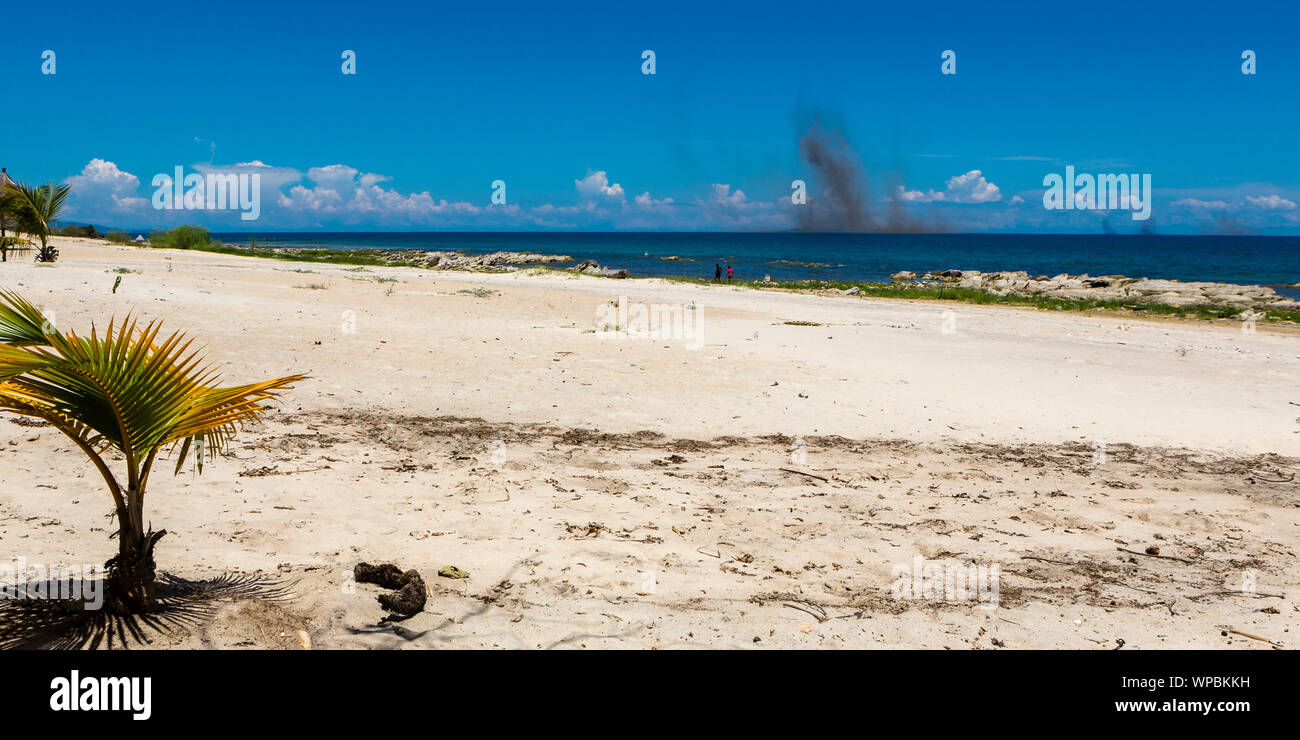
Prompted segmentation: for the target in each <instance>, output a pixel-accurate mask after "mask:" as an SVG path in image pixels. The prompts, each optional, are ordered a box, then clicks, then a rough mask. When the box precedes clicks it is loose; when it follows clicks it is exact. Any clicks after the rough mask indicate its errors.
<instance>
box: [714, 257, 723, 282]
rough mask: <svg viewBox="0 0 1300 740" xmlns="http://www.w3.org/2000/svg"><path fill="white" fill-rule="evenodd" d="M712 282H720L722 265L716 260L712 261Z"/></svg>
mask: <svg viewBox="0 0 1300 740" xmlns="http://www.w3.org/2000/svg"><path fill="white" fill-rule="evenodd" d="M713 282H715V283H720V282H722V265H719V264H718V263H717V262H714V263H713Z"/></svg>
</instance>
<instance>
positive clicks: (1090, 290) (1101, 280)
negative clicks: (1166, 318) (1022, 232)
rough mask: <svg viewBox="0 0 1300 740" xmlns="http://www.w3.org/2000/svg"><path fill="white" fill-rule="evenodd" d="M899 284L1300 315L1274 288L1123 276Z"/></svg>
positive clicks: (947, 278) (1019, 275) (961, 276)
mask: <svg viewBox="0 0 1300 740" xmlns="http://www.w3.org/2000/svg"><path fill="white" fill-rule="evenodd" d="M889 277H890V279H891V280H893V281H894V283H895V284H898V285H918V286H922V285H930V286H933V285H944V286H951V287H954V288H970V289H972V290H982V291H986V292H988V293H993V294H995V295H1010V296H1042V297H1046V298H1061V299H1065V300H1099V301H1124V302H1128V303H1135V304H1155V305H1162V306H1223V307H1229V308H1251V309H1261V310H1265V309H1275V310H1285V311H1295V310H1300V301H1293V300H1289V299H1287V298H1285V297H1283V296H1281V295H1278V293H1277V291H1275V290H1273V289H1272V288H1268V287H1265V286H1262V285H1236V284H1233V283H1204V282H1183V281H1181V280H1156V279H1152V278H1132V277H1125V276H1124V275H1102V276H1099V277H1093V276H1091V275H1086V274H1084V275H1066V274H1064V273H1063V274H1060V275H1056V276H1055V277H1048V276H1046V275H1037V276H1031V275H1030V274H1029V273H1027V272H1025V271H1024V270H1019V271H1015V272H1007V271H1004V272H980V271H979V270H942V271H936V272H926V273H920V274H918V273H915V272H910V271H907V270H904V271H902V272H896V273H894V274H893V275H890V276H889Z"/></svg>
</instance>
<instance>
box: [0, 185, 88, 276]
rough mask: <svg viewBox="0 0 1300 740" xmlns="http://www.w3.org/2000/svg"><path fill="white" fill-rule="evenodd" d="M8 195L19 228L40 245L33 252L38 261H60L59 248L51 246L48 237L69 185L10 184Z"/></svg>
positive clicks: (70, 189)
mask: <svg viewBox="0 0 1300 740" xmlns="http://www.w3.org/2000/svg"><path fill="white" fill-rule="evenodd" d="M6 190H7V191H8V192H9V193H10V197H11V201H12V206H11V207H12V208H13V209H14V215H15V217H16V218H17V222H18V226H19V228H21V229H22V230H23V231H24V232H26V233H28V234H31V235H32V236H35V237H36V238H37V239H38V240H39V241H40V243H41V247H40V250H39V251H38V252H37V253H36V261H37V262H54V261H55V260H57V259H58V258H59V249H58V247H53V246H50V234H51V233H52V231H53V228H54V222H55V221H56V220H58V218H59V214H60V213H61V212H62V211H63V206H64V205H65V204H66V202H67V200H68V193H69V192H71V191H72V186H71V185H55V184H54V183H46V184H45V185H40V186H36V187H33V186H31V185H25V184H23V183H20V182H19V183H16V182H13V181H10V185H9V186H8V187H7V188H6Z"/></svg>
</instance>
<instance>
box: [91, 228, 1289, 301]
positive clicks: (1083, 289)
mask: <svg viewBox="0 0 1300 740" xmlns="http://www.w3.org/2000/svg"><path fill="white" fill-rule="evenodd" d="M109 241H110V242H111V243H116V244H121V243H122V242H120V241H117V240H114V239H109ZM137 246H141V247H146V248H164V249H187V250H194V251H203V252H214V253H218V254H229V255H236V256H244V257H259V258H262V259H274V260H282V261H291V262H311V263H319V264H334V265H351V266H362V267H414V268H422V269H432V270H460V271H467V272H512V271H517V270H529V271H549V272H556V273H563V274H569V275H572V274H574V273H575V271H576V272H578V273H581V274H588V275H596V276H603V277H610V278H629V277H632V276H629V275H627V273H626V271H624V270H613V269H609V268H601V267H599V266H596V265H594V263H593V262H592V261H591V260H587V261H586V262H583V263H581V264H578V265H577V266H575V267H557V266H556V265H557V264H560V263H566V262H574V261H575V260H574V259H573V258H571V257H569V256H566V255H546V254H535V253H526V252H495V253H492V254H487V255H469V254H466V253H463V252H430V251H425V250H409V251H390V250H381V249H358V250H347V251H341V250H334V249H314V248H297V247H275V248H272V247H260V246H258V245H257V243H256V239H250V243H249V244H248V245H240V244H231V243H223V242H220V241H217V240H215V239H212V238H211V236H210V235H209V234H208V231H207V230H206V229H204V228H202V227H197V226H178V227H176V228H174V229H171V230H170V231H160V232H153V233H152V234H150V237H149V241H148V242H146V243H144V244H137ZM593 268H594V269H593ZM891 277H892V278H893V281H892V282H888V283H886V282H872V281H866V280H785V281H773V280H770V279H767V278H766V277H764V279H758V280H733V281H730V282H726V283H717V284H720V285H728V286H732V287H740V288H751V289H756V290H782V291H790V292H805V293H817V294H824V295H836V294H838V295H843V296H855V297H863V298H894V299H900V300H933V301H952V302H955V303H970V304H978V305H1006V306H1019V307H1025V308H1035V309H1039V310H1048V311H1094V310H1103V311H1110V312H1115V313H1121V314H1128V315H1133V316H1158V317H1168V318H1192V319H1202V320H1214V319H1234V320H1240V321H1245V320H1247V319H1251V318H1253V319H1254V320H1255V321H1263V322H1266V323H1289V324H1300V308H1293V307H1292V306H1291V305H1285V304H1295V302H1294V301H1287V300H1285V299H1284V298H1283V297H1282V296H1279V295H1277V294H1276V293H1274V292H1273V290H1272V289H1271V288H1265V287H1259V286H1245V285H1236V284H1232V283H1184V282H1181V281H1177V280H1146V279H1144V278H1127V277H1123V276H1116V275H1110V276H1105V277H1098V278H1092V277H1089V276H1087V275H1080V276H1070V275H1058V276H1056V277H1052V278H1048V277H1046V276H1038V277H1030V276H1028V275H1027V274H1026V273H1024V272H995V273H980V272H977V271H973V270H944V271H935V272H929V273H923V274H918V273H912V272H907V271H904V272H899V273H895V274H894V275H893V276H891ZM635 279H659V280H666V281H670V282H678V283H697V284H700V285H710V284H715V283H714V281H712V280H710V279H708V278H706V277H692V276H685V275H661V276H644V277H637V278H635ZM1016 282H1026V283H1029V284H1033V283H1035V282H1037V283H1041V284H1043V286H1044V289H1043V290H1041V291H1035V292H1022V291H1020V290H1016V289H1014V288H1012V289H1008V285H1009V284H1012V283H1016ZM1080 284H1081V285H1080ZM1134 284H1136V285H1137V286H1138V287H1139V288H1141V287H1142V286H1143V285H1144V284H1152V285H1156V286H1157V287H1158V288H1159V289H1161V290H1160V291H1158V292H1157V291H1146V292H1144V293H1142V292H1140V293H1137V294H1135V295H1126V296H1124V297H1120V296H1118V295H1117V294H1116V288H1118V287H1120V286H1124V285H1134ZM1202 286H1204V287H1202ZM1089 289H1095V292H1096V293H1097V294H1098V295H1099V296H1100V297H1091V296H1088V295H1080V293H1087V292H1088V290H1089ZM1197 289H1201V290H1203V291H1205V292H1203V293H1202V294H1201V295H1210V296H1212V297H1215V298H1216V302H1214V303H1211V302H1209V301H1208V300H1207V301H1205V302H1196V300H1197V299H1195V298H1193V299H1189V298H1188V297H1187V296H1188V294H1189V293H1190V294H1192V295H1196V293H1197ZM1179 291H1182V292H1181V293H1180V292H1179ZM1062 292H1064V293H1067V294H1068V295H1065V296H1063V295H1059V294H1058V295H1050V294H1047V293H1062ZM1161 295H1163V296H1167V297H1170V298H1166V300H1167V301H1168V302H1161V299H1160V296H1161ZM1223 296H1229V297H1231V298H1229V300H1234V301H1235V304H1234V303H1226V302H1219V301H1218V300H1217V298H1220V297H1223ZM1277 303H1282V304H1284V305H1282V306H1276V305H1269V304H1277Z"/></svg>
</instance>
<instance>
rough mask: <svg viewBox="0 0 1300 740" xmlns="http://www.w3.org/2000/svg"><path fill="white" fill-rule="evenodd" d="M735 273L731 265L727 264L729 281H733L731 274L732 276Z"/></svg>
mask: <svg viewBox="0 0 1300 740" xmlns="http://www.w3.org/2000/svg"><path fill="white" fill-rule="evenodd" d="M733 274H734V273H732V271H731V265H727V282H731V276H732V275H733Z"/></svg>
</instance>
